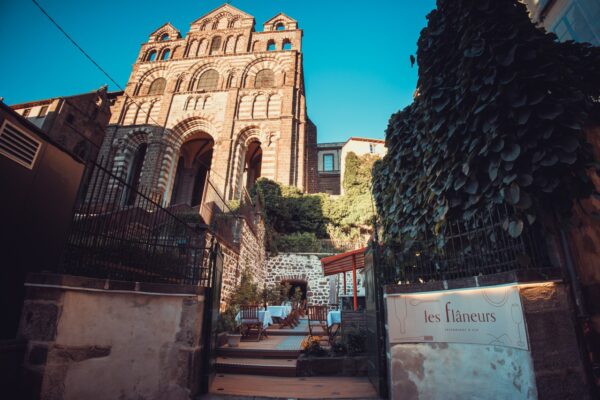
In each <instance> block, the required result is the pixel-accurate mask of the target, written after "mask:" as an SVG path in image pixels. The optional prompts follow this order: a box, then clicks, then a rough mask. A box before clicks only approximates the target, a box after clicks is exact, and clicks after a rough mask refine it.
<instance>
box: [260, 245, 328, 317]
mask: <svg viewBox="0 0 600 400" xmlns="http://www.w3.org/2000/svg"><path fill="white" fill-rule="evenodd" d="M266 266H267V268H266V280H265V282H266V283H267V285H269V286H271V285H278V284H279V283H281V281H283V280H286V279H298V280H304V281H306V282H307V284H308V288H307V296H306V298H307V303H308V304H323V305H326V304H329V303H332V302H335V300H334V299H330V293H331V292H332V291H333V292H335V290H336V288H337V277H335V276H333V277H324V276H323V269H322V267H321V260H320V258H319V257H318V256H317V255H314V254H293V253H281V254H279V255H277V256H274V257H269V259H268V260H267V262H266Z"/></svg>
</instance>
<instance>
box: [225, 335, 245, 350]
mask: <svg viewBox="0 0 600 400" xmlns="http://www.w3.org/2000/svg"><path fill="white" fill-rule="evenodd" d="M241 340H242V335H240V334H238V333H228V334H227V345H228V346H229V347H238V346H239V345H240V341H241Z"/></svg>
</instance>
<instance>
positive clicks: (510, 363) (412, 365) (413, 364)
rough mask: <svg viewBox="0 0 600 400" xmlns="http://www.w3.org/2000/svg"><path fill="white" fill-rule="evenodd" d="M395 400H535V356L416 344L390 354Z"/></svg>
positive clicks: (485, 348) (494, 349)
mask: <svg viewBox="0 0 600 400" xmlns="http://www.w3.org/2000/svg"><path fill="white" fill-rule="evenodd" d="M390 356H391V360H388V361H389V364H388V365H390V371H389V376H390V378H391V379H390V398H391V399H402V400H413V399H414V400H416V399H429V400H436V399H440V400H442V399H443V400H446V399H448V400H463V399H494V400H503V399H505V400H512V399H536V398H537V389H536V385H535V375H534V370H533V362H532V360H531V355H530V353H529V352H528V351H526V350H520V349H515V348H509V347H503V346H491V345H475V344H458V343H415V344H398V345H395V346H392V348H391V349H390Z"/></svg>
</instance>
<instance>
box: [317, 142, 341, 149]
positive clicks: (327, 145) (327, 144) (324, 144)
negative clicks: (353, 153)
mask: <svg viewBox="0 0 600 400" xmlns="http://www.w3.org/2000/svg"><path fill="white" fill-rule="evenodd" d="M345 144H346V142H331V143H317V147H326V148H330V147H340V148H341V147H342V146H343V145H345Z"/></svg>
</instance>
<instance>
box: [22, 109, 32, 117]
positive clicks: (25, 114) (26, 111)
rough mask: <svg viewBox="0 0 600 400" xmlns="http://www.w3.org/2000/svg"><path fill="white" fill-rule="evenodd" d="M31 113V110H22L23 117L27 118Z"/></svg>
mask: <svg viewBox="0 0 600 400" xmlns="http://www.w3.org/2000/svg"><path fill="white" fill-rule="evenodd" d="M30 112H31V108H26V109H24V110H23V117H25V118H27V117H29V113H30Z"/></svg>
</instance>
